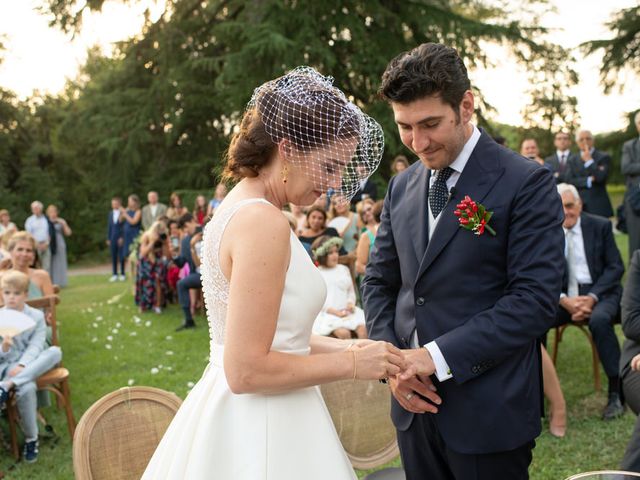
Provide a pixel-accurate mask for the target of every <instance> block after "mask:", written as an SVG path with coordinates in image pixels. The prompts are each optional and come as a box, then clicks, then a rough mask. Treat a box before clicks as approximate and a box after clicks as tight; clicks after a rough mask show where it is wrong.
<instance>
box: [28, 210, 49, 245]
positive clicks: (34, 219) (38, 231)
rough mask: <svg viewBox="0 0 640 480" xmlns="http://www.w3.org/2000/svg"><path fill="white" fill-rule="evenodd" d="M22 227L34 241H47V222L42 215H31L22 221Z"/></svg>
mask: <svg viewBox="0 0 640 480" xmlns="http://www.w3.org/2000/svg"><path fill="white" fill-rule="evenodd" d="M24 229H25V230H26V231H27V232H29V233H30V234H31V235H32V236H33V238H34V239H35V241H36V242H38V243H41V242H49V240H51V239H50V238H49V223H48V222H47V217H45V216H44V215H40V216H36V215H31V216H30V217H29V218H27V221H26V222H25V223H24Z"/></svg>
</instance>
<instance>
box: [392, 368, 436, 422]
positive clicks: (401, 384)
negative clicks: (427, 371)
mask: <svg viewBox="0 0 640 480" xmlns="http://www.w3.org/2000/svg"><path fill="white" fill-rule="evenodd" d="M389 387H390V388H391V393H392V394H393V396H394V397H395V399H396V400H397V401H398V403H399V404H400V405H401V406H402V408H404V409H405V410H408V411H409V412H412V413H438V407H437V405H440V404H441V403H442V399H441V398H440V396H438V394H437V393H436V387H435V386H434V385H433V382H432V381H431V379H430V378H429V377H426V376H421V377H418V376H414V377H411V378H410V379H408V380H400V375H395V376H392V377H389ZM427 399H428V400H429V401H427Z"/></svg>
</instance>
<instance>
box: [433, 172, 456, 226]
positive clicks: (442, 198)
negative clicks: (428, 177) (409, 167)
mask: <svg viewBox="0 0 640 480" xmlns="http://www.w3.org/2000/svg"><path fill="white" fill-rule="evenodd" d="M452 173H453V168H451V167H445V168H443V169H442V170H436V171H435V173H434V175H435V176H436V177H435V178H436V180H435V182H433V185H431V188H429V206H430V207H431V213H433V218H437V217H438V215H439V214H440V212H441V211H442V209H443V208H444V206H445V205H446V204H447V200H449V189H448V188H447V180H448V179H449V177H450V176H451V174H452Z"/></svg>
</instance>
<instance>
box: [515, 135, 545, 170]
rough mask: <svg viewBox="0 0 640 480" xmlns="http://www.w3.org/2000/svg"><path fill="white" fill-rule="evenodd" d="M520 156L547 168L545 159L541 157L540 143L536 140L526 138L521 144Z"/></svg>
mask: <svg viewBox="0 0 640 480" xmlns="http://www.w3.org/2000/svg"><path fill="white" fill-rule="evenodd" d="M520 155H522V156H523V157H526V158H528V159H529V160H531V161H533V162H536V163H537V164H538V165H542V166H543V167H544V166H545V162H544V159H543V158H542V157H541V156H540V150H538V142H536V141H535V139H534V138H525V139H524V140H522V143H521V144H520Z"/></svg>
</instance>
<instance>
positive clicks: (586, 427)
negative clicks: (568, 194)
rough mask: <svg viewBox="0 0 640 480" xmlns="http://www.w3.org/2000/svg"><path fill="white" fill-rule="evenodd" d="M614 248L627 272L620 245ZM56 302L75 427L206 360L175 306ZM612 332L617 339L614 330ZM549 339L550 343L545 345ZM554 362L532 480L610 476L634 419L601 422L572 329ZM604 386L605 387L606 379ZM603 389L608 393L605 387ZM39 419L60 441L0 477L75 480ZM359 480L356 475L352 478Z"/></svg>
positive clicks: (70, 298) (69, 297)
mask: <svg viewBox="0 0 640 480" xmlns="http://www.w3.org/2000/svg"><path fill="white" fill-rule="evenodd" d="M617 240H618V242H619V246H620V247H621V251H622V253H623V257H624V258H625V262H626V256H627V253H626V237H625V236H620V237H618V238H617ZM61 297H62V302H61V304H60V306H59V314H58V318H59V329H60V341H61V345H62V348H63V352H64V357H63V360H64V363H65V366H66V367H67V368H68V369H69V370H70V372H71V377H70V381H71V393H72V399H73V407H74V411H75V413H76V418H77V419H78V420H79V419H80V417H81V416H82V413H83V412H84V411H85V410H86V409H87V408H88V407H89V406H90V405H91V404H92V403H93V402H95V401H96V400H97V399H99V398H100V397H101V396H103V395H105V394H106V393H109V392H111V391H113V390H116V389H118V388H120V387H123V386H126V385H149V386H155V387H159V388H163V389H166V390H170V391H174V392H175V393H176V394H177V395H178V396H180V397H182V398H184V397H185V396H186V394H187V392H188V390H189V388H190V387H191V386H192V384H193V383H195V382H196V381H197V380H198V378H199V377H200V375H201V373H202V371H203V369H204V367H205V365H206V363H207V358H208V341H209V338H208V329H207V327H206V325H205V320H204V318H202V317H198V318H196V321H197V322H198V328H196V329H194V330H187V331H185V332H180V333H176V332H175V331H174V329H175V328H176V327H177V326H178V325H180V323H181V315H180V311H179V309H178V307H177V306H175V305H173V306H171V307H169V309H168V310H167V311H166V312H165V313H164V314H162V315H156V314H152V313H147V314H138V313H137V309H136V308H135V306H134V304H133V298H132V294H131V286H130V285H129V283H126V284H122V283H108V282H107V281H106V277H103V276H75V277H71V284H70V286H69V287H68V288H66V289H64V290H63V292H62V294H61ZM616 328H617V330H618V333H619V334H620V332H619V326H618V327H616ZM620 336H621V334H620ZM552 339H553V336H552V335H550V342H551V341H552ZM550 344H551V343H550ZM558 362H559V365H558V372H559V375H560V380H561V382H562V386H563V390H564V392H565V396H566V399H567V405H568V410H569V428H568V433H567V436H566V437H565V438H564V439H562V440H558V439H556V438H554V437H552V436H550V435H549V433H548V432H547V428H546V424H545V425H544V426H543V434H542V435H541V436H540V438H539V439H538V441H537V447H536V449H535V451H534V459H533V464H532V466H531V470H530V471H531V478H532V479H534V480H543V479H545V480H547V479H548V480H558V479H562V478H565V477H567V476H568V475H570V474H573V473H576V472H579V471H585V470H591V469H601V468H615V467H617V466H618V463H619V461H620V458H621V457H622V453H623V452H624V448H625V445H626V442H627V440H628V439H629V437H630V435H631V431H632V429H633V424H634V421H635V417H634V415H633V414H632V413H630V412H627V413H626V414H625V416H624V417H623V418H621V419H618V420H615V421H612V422H608V423H605V422H603V421H602V420H600V412H601V409H602V407H603V406H604V403H605V401H606V398H605V393H604V392H594V390H593V379H592V373H591V353H590V349H589V345H588V343H587V341H586V340H585V339H584V338H583V337H582V336H581V333H580V332H578V331H577V329H569V330H568V331H567V332H566V334H565V336H564V340H563V342H562V344H561V349H560V355H559V361H558ZM602 377H603V379H606V377H605V376H604V372H602ZM604 384H605V388H606V380H605V381H604ZM478 414H479V415H481V414H482V412H478ZM45 415H46V417H47V419H48V420H49V421H50V422H51V424H52V426H53V427H54V429H55V431H56V432H57V434H58V435H59V438H58V439H57V440H56V439H47V438H45V439H42V440H41V448H40V457H39V459H38V462H37V463H36V464H33V465H27V464H24V463H18V464H15V465H14V462H13V460H12V459H11V457H10V455H9V453H8V451H7V452H5V455H4V456H3V457H2V460H1V462H0V470H3V471H4V472H5V473H7V474H8V476H7V478H10V479H25V480H26V479H29V480H39V479H42V480H52V479H64V480H67V479H71V478H73V467H72V460H71V442H70V440H69V437H68V433H67V430H66V422H65V417H64V414H63V412H62V411H56V410H55V408H53V407H52V408H48V409H46V410H45ZM3 425H5V426H6V422H5V421H4V420H3ZM7 438H8V437H7ZM310 448H312V447H310ZM394 463H396V464H397V463H398V461H396V462H394ZM363 474H364V473H363V472H360V476H362V475H363ZM301 478H302V477H301Z"/></svg>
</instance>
